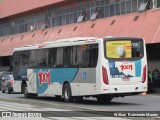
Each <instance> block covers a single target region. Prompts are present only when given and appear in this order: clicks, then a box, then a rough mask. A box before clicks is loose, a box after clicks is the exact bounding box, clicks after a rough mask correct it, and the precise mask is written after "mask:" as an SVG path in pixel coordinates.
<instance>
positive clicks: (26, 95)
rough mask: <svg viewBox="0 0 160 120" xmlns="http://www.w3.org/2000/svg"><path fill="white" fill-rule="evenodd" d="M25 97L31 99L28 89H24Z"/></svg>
mask: <svg viewBox="0 0 160 120" xmlns="http://www.w3.org/2000/svg"><path fill="white" fill-rule="evenodd" d="M24 97H25V98H30V94H29V93H28V88H27V87H25V88H24Z"/></svg>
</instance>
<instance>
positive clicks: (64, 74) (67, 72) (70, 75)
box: [33, 68, 79, 94]
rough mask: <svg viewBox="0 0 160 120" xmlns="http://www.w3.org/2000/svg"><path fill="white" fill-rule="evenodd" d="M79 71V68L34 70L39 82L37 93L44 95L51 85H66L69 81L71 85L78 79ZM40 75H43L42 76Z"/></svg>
mask: <svg viewBox="0 0 160 120" xmlns="http://www.w3.org/2000/svg"><path fill="white" fill-rule="evenodd" d="M78 70H79V69H78V68H52V69H34V70H33V71H34V73H35V74H36V81H37V93H38V94H42V93H44V92H45V91H46V90H47V88H48V86H49V84H52V83H54V82H57V83H64V81H68V82H69V83H71V82H72V81H73V80H74V78H75V77H76V75H77V72H78ZM40 73H41V74H42V75H41V76H40ZM47 76H49V78H47ZM40 79H41V81H40Z"/></svg>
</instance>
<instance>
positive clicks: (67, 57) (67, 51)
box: [63, 47, 73, 67]
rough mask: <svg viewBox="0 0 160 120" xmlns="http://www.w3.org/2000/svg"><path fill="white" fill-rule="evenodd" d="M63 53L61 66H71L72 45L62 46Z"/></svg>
mask: <svg viewBox="0 0 160 120" xmlns="http://www.w3.org/2000/svg"><path fill="white" fill-rule="evenodd" d="M63 53H64V54H63V67H73V47H64V48H63Z"/></svg>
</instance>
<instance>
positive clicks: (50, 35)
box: [0, 0, 160, 71]
mask: <svg viewBox="0 0 160 120" xmlns="http://www.w3.org/2000/svg"><path fill="white" fill-rule="evenodd" d="M159 15H160V0H54V2H53V0H45V1H44V0H39V1H38V3H37V1H36V0H32V1H31V0H27V1H21V0H12V1H10V0H1V1H0V46H1V47H0V66H1V67H0V71H1V70H12V62H11V61H12V54H13V49H14V48H15V47H22V46H26V45H34V44H40V43H43V42H46V41H53V40H57V39H61V38H71V37H79V36H93V37H103V36H133V37H143V38H145V39H146V42H147V46H148V48H149V47H151V46H153V43H154V44H156V45H157V44H158V43H159V42H160V16H159ZM151 43H152V45H150V44H151ZM153 48H155V47H154V46H153ZM157 49H159V48H157ZM157 49H156V50H157ZM147 51H148V53H150V54H152V55H153V53H152V52H153V51H150V50H147ZM149 57H150V58H154V56H150V55H149ZM150 58H149V59H150ZM155 59H156V60H157V59H159V57H157V56H156V55H155Z"/></svg>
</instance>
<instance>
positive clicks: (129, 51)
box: [105, 40, 143, 58]
mask: <svg viewBox="0 0 160 120" xmlns="http://www.w3.org/2000/svg"><path fill="white" fill-rule="evenodd" d="M105 48H106V49H105V50H106V51H105V55H106V57H107V58H141V57H143V41H142V40H133V41H132V40H109V41H106V42H105Z"/></svg>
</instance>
